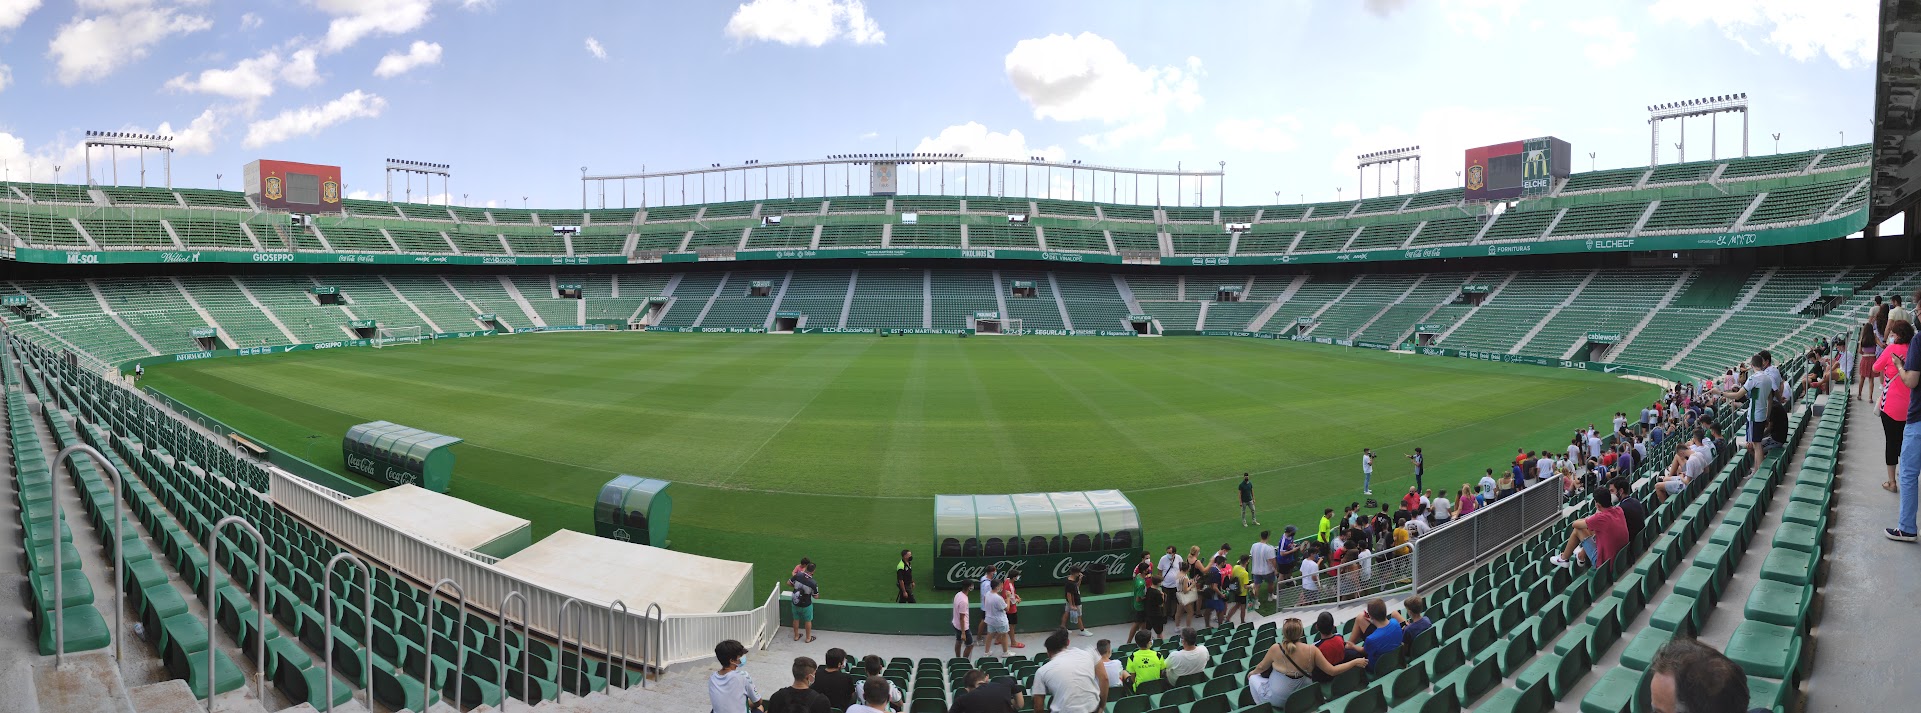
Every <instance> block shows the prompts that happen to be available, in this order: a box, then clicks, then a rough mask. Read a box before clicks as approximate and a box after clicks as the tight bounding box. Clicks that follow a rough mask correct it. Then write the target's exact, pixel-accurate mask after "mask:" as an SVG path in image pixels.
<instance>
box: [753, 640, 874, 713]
mask: <svg viewBox="0 0 1921 713" xmlns="http://www.w3.org/2000/svg"><path fill="white" fill-rule="evenodd" d="M860 668H861V670H862V671H865V672H867V677H866V678H863V679H861V680H859V681H855V682H854V697H855V698H859V699H861V700H862V701H868V705H870V706H871V705H873V703H872V701H873V700H874V696H872V695H870V694H869V693H868V691H870V690H872V687H871V686H870V685H869V684H873V685H874V686H886V687H887V697H886V698H884V699H882V700H881V705H882V706H890V707H892V708H893V709H894V710H897V711H899V710H905V709H906V708H907V699H906V698H904V697H902V696H901V694H900V688H899V687H898V686H895V685H894V682H893V681H889V680H887V679H886V678H883V677H882V676H881V674H882V673H884V672H885V671H886V670H887V661H886V660H884V659H882V658H881V657H879V656H874V655H872V654H869V655H868V656H866V657H864V658H862V659H861V660H860ZM875 681H879V683H877V684H876V683H874V682H875ZM876 707H879V706H876ZM769 713H780V712H779V711H769Z"/></svg>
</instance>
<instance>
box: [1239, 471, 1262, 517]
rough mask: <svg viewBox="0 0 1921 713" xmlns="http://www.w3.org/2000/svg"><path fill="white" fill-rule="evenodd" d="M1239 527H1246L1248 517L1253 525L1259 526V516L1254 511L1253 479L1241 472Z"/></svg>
mask: <svg viewBox="0 0 1921 713" xmlns="http://www.w3.org/2000/svg"><path fill="white" fill-rule="evenodd" d="M1240 490H1241V527H1247V521H1248V519H1249V518H1252V519H1253V520H1254V526H1255V527H1260V525H1261V516H1260V515H1259V514H1257V513H1255V512H1254V480H1253V478H1252V477H1250V476H1249V475H1248V474H1246V473H1242V474H1241V488H1240Z"/></svg>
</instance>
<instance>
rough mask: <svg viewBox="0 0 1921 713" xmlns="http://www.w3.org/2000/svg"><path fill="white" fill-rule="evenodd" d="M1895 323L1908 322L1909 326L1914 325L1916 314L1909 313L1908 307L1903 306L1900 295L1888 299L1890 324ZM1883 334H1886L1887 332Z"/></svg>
mask: <svg viewBox="0 0 1921 713" xmlns="http://www.w3.org/2000/svg"><path fill="white" fill-rule="evenodd" d="M1895 322H1907V323H1909V324H1913V323H1914V312H1912V311H1909V310H1908V308H1907V307H1904V306H1902V304H1901V296H1900V295H1893V296H1890V297H1888V323H1889V324H1893V323H1895ZM1882 333H1883V334H1886V332H1885V331H1884V332H1882Z"/></svg>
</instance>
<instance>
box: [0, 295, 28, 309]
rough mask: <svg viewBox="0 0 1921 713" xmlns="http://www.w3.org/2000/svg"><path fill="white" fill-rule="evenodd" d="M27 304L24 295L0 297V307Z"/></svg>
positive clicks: (23, 305)
mask: <svg viewBox="0 0 1921 713" xmlns="http://www.w3.org/2000/svg"><path fill="white" fill-rule="evenodd" d="M27 304H29V303H28V302H27V296H26V295H7V296H5V297H0V307H25V306H27Z"/></svg>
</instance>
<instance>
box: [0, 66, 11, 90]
mask: <svg viewBox="0 0 1921 713" xmlns="http://www.w3.org/2000/svg"><path fill="white" fill-rule="evenodd" d="M12 83H13V68H12V67H8V66H7V65H4V64H0V92H4V91H6V90H7V85H9V84H12Z"/></svg>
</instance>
